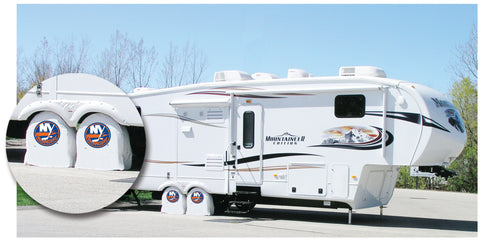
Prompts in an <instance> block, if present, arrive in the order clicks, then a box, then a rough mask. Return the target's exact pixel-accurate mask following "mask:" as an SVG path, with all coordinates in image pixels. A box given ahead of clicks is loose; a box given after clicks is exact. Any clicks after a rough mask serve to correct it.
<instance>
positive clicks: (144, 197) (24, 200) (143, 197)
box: [17, 183, 152, 206]
mask: <svg viewBox="0 0 480 243" xmlns="http://www.w3.org/2000/svg"><path fill="white" fill-rule="evenodd" d="M135 193H136V194H137V196H138V198H139V199H140V201H148V200H152V192H150V191H136V190H135ZM118 201H119V202H129V201H135V198H134V197H133V195H132V194H131V193H130V192H127V193H125V194H124V195H123V196H122V197H120V198H119V199H118ZM32 205H40V204H39V203H38V202H36V201H35V200H34V199H33V198H31V197H30V196H29V195H28V194H27V193H26V192H25V191H24V190H23V189H22V187H21V186H20V185H18V183H17V206H32Z"/></svg>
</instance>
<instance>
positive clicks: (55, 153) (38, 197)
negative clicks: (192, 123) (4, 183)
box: [6, 74, 146, 214]
mask: <svg viewBox="0 0 480 243" xmlns="http://www.w3.org/2000/svg"><path fill="white" fill-rule="evenodd" d="M6 141H7V146H6V150H7V158H8V162H9V167H10V170H11V172H12V174H13V176H14V177H15V179H16V180H17V182H18V184H19V185H20V187H22V189H23V190H24V191H25V192H26V193H27V194H28V195H29V196H30V197H32V198H33V199H34V200H35V201H37V202H38V203H40V204H42V205H43V206H45V207H48V208H50V209H52V210H55V211H59V212H63V213H72V214H81V213H88V212H92V211H95V210H98V209H101V208H104V207H106V206H108V205H110V204H112V203H113V202H115V201H116V200H118V199H119V198H120V197H121V196H122V195H123V194H125V193H126V192H127V191H128V190H129V189H130V188H131V186H132V185H133V183H134V182H135V180H136V178H137V176H138V175H139V172H140V169H141V167H142V164H143V159H144V156H145V144H146V141H145V131H144V126H143V122H142V119H141V117H140V114H139V110H138V109H137V108H136V107H135V105H134V104H133V102H132V101H131V100H130V98H129V97H128V95H127V94H125V93H124V92H123V91H122V90H121V89H119V88H118V87H116V86H115V85H113V84H112V83H110V82H109V81H107V80H105V79H102V78H99V77H96V76H93V75H89V74H63V75H59V76H56V77H53V78H50V79H47V80H45V81H43V82H40V83H38V84H37V85H36V86H35V87H33V88H32V89H31V90H29V91H28V92H27V93H26V94H25V96H24V97H23V98H22V99H21V100H20V102H19V103H18V105H17V107H16V108H15V110H14V112H13V114H12V116H11V118H10V122H9V125H8V129H7V140H6Z"/></svg>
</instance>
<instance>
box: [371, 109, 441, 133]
mask: <svg viewBox="0 0 480 243" xmlns="http://www.w3.org/2000/svg"><path fill="white" fill-rule="evenodd" d="M365 115H368V116H383V112H382V111H367V112H365ZM387 117H388V118H393V119H399V120H403V121H407V122H412V123H415V124H422V125H423V126H426V127H433V128H437V129H440V130H442V131H445V132H450V131H449V130H448V129H447V128H445V127H444V126H442V125H441V124H440V123H438V122H436V121H434V120H432V119H431V118H428V117H426V116H422V115H420V114H417V113H410V112H394V111H387Z"/></svg>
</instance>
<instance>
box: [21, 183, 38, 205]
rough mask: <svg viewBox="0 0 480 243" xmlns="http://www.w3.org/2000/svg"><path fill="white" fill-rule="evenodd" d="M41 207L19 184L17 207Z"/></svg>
mask: <svg viewBox="0 0 480 243" xmlns="http://www.w3.org/2000/svg"><path fill="white" fill-rule="evenodd" d="M31 205H39V203H37V202H36V201H35V200H33V199H32V198H31V197H30V196H29V195H28V194H27V193H26V192H25V191H24V190H23V189H22V187H20V185H18V184H17V206H31Z"/></svg>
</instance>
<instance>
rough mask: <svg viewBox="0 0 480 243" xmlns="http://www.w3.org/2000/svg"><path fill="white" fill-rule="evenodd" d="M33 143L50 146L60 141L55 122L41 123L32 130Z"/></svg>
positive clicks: (58, 130)
mask: <svg viewBox="0 0 480 243" xmlns="http://www.w3.org/2000/svg"><path fill="white" fill-rule="evenodd" d="M33 136H34V137H35V141H37V143H38V144H40V145H42V146H52V145H54V144H55V143H57V142H58V139H60V129H59V128H58V125H57V124H56V123H55V122H51V121H42V122H40V123H38V124H37V126H35V129H34V130H33Z"/></svg>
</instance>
